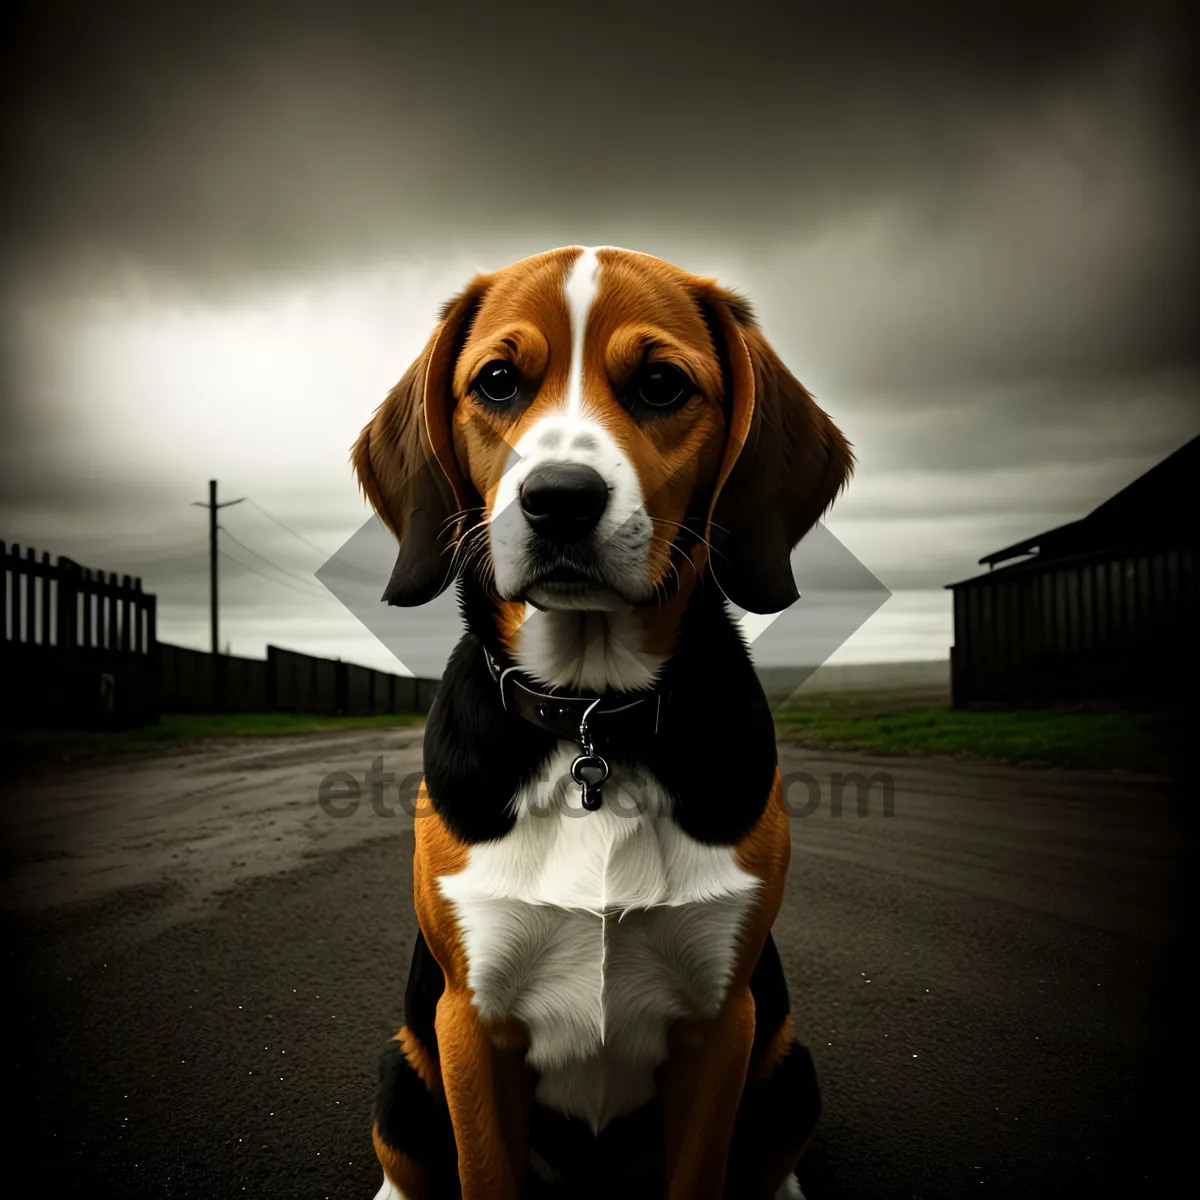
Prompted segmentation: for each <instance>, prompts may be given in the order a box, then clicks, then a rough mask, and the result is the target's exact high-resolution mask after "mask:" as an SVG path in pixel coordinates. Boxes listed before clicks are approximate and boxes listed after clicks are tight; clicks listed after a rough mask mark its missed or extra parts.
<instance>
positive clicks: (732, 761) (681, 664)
mask: <svg viewBox="0 0 1200 1200" xmlns="http://www.w3.org/2000/svg"><path fill="white" fill-rule="evenodd" d="M460 597H461V601H462V608H463V614H464V617H465V618H466V621H467V625H468V629H469V632H468V633H467V634H465V635H464V637H463V639H462V641H460V642H459V644H458V646H457V647H456V648H455V650H454V653H453V654H452V655H451V657H450V661H449V663H448V664H447V666H446V671H445V674H444V675H443V677H442V686H441V688H440V689H439V691H438V696H437V700H436V701H435V703H434V705H433V708H432V710H431V711H430V713H429V718H428V720H427V721H426V725H425V777H426V782H427V784H428V787H429V794H430V797H431V799H432V802H433V805H434V807H435V808H436V809H437V811H438V813H439V815H440V816H441V818H442V820H443V821H444V822H445V823H446V825H447V827H448V828H449V829H450V831H451V832H452V833H454V834H455V836H456V837H459V838H461V839H462V840H463V841H465V842H480V841H488V840H491V839H494V838H500V837H503V836H504V835H505V834H506V833H508V832H509V831H510V830H511V829H512V827H513V823H514V817H513V816H512V814H511V813H510V812H509V811H508V805H509V802H510V800H511V799H512V797H513V795H514V793H515V792H516V791H517V790H518V789H519V788H521V787H523V786H524V785H526V784H528V783H530V782H531V781H532V780H533V779H534V778H535V776H536V774H537V772H538V770H539V769H540V768H541V766H542V764H543V763H544V762H545V760H546V758H547V757H548V756H549V755H550V753H551V752H552V751H553V749H554V747H555V744H556V739H555V738H554V736H553V735H552V734H549V733H546V732H544V731H542V730H540V729H538V728H536V727H535V726H533V725H531V724H530V723H529V722H527V721H524V720H522V719H521V718H520V717H518V716H515V715H513V714H512V713H509V712H506V711H505V709H504V706H503V704H502V703H501V700H500V691H499V688H498V687H497V685H496V682H495V680H493V679H492V676H491V674H490V673H489V671H488V669H487V666H486V664H485V662H484V657H483V654H482V651H481V645H487V647H488V649H489V650H490V651H491V652H492V653H493V655H495V656H496V657H497V659H499V660H500V661H502V662H503V661H505V654H504V649H503V647H502V646H501V645H500V644H499V640H498V637H497V635H496V632H495V619H494V618H495V613H494V609H493V607H492V604H491V602H490V601H489V600H488V598H487V597H485V596H484V595H483V594H482V593H481V592H480V591H479V590H478V589H476V588H474V587H473V586H471V585H468V584H465V583H464V584H461V585H460ZM661 687H662V690H663V691H664V692H667V693H669V703H668V704H666V705H664V709H663V716H662V720H661V722H660V728H659V732H658V733H657V734H655V733H650V732H647V733H644V734H642V735H640V736H639V737H637V738H631V739H630V740H629V742H628V743H627V744H623V745H622V746H621V751H620V756H621V759H622V761H623V762H624V763H626V764H628V766H629V767H630V768H632V769H634V771H636V768H637V767H638V766H642V767H645V768H646V770H647V771H649V772H650V773H651V774H652V775H653V776H654V777H655V778H656V779H657V780H658V781H659V783H661V784H662V786H663V787H664V788H665V789H666V790H667V791H668V792H669V793H670V794H671V795H672V797H673V798H674V799H675V801H676V805H675V817H674V819H675V821H676V823H677V824H678V825H679V827H680V828H681V829H682V830H683V831H684V832H685V833H687V834H688V835H689V836H691V837H693V838H695V839H696V840H697V841H700V842H706V843H709V844H718V845H730V844H732V843H734V842H736V841H738V840H739V839H740V838H742V837H743V836H744V835H745V834H746V833H748V832H749V831H750V830H751V829H752V828H753V827H754V825H755V823H756V822H757V821H758V819H759V817H760V816H761V815H762V813H763V810H764V809H765V808H766V804H767V799H768V796H769V794H770V789H771V782H772V779H773V777H774V774H775V765H776V753H775V728H774V724H773V722H772V719H771V711H770V708H769V706H768V704H767V700H766V697H765V695H764V694H763V690H762V685H761V684H760V683H759V681H758V677H757V676H756V675H755V673H754V667H753V665H752V663H751V660H750V655H749V653H748V652H747V650H746V646H745V643H744V642H743V641H742V639H741V635H740V634H739V632H738V630H737V627H736V626H735V625H734V623H733V621H732V619H731V618H730V616H729V614H728V612H727V610H726V608H725V606H724V602H723V599H722V597H721V595H720V593H719V592H718V591H717V590H716V588H715V587H712V586H710V585H708V584H703V585H701V586H700V587H698V588H697V590H696V593H695V595H694V596H693V597H692V601H691V604H690V605H689V606H688V609H687V612H686V613H685V614H684V617H683V621H682V623H681V627H680V631H679V637H678V640H677V643H676V650H675V653H674V654H673V655H672V657H671V659H670V661H669V662H668V663H667V666H666V667H665V669H664V671H663V676H662V684H661ZM731 698H736V699H731ZM720 745H728V746H736V747H737V748H738V753H737V754H710V753H709V752H708V751H709V748H710V747H712V746H720ZM547 782H552V781H547ZM624 802H625V803H630V802H631V801H630V800H628V799H627V800H625V801H624Z"/></svg>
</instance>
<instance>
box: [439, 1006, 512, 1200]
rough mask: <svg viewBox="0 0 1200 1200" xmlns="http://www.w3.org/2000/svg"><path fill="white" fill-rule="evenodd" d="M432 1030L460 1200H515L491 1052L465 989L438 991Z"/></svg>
mask: <svg viewBox="0 0 1200 1200" xmlns="http://www.w3.org/2000/svg"><path fill="white" fill-rule="evenodd" d="M436 1028H437V1041H438V1055H439V1057H440V1060H441V1068H442V1082H443V1084H444V1086H445V1091H446V1102H447V1104H448V1105H449V1107H450V1120H451V1123H452V1124H453V1125H454V1140H455V1143H456V1144H457V1146H458V1175H459V1180H460V1181H461V1183H462V1194H463V1200H517V1196H518V1191H517V1179H516V1172H515V1171H514V1169H513V1162H512V1157H511V1151H512V1148H511V1147H510V1146H509V1145H508V1143H507V1139H506V1137H505V1124H506V1123H505V1121H504V1120H503V1119H502V1117H501V1113H500V1106H499V1103H498V1092H497V1083H498V1080H497V1070H496V1051H495V1050H494V1049H493V1046H492V1042H491V1039H490V1038H489V1037H488V1033H487V1030H486V1029H485V1028H484V1025H483V1022H482V1021H481V1020H480V1019H479V1013H478V1012H477V1010H476V1008H475V1005H474V1004H473V1003H472V1000H471V994H470V992H469V991H466V990H462V989H451V988H447V989H446V991H444V992H443V993H442V996H441V998H440V999H439V1000H438V1005H437V1018H436Z"/></svg>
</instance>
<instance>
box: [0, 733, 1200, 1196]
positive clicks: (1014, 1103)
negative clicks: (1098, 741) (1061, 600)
mask: <svg viewBox="0 0 1200 1200" xmlns="http://www.w3.org/2000/svg"><path fill="white" fill-rule="evenodd" d="M419 737H420V733H419V731H410V730H406V731H394V732H380V731H377V730H372V731H369V732H360V733H353V734H339V735H331V736H326V737H308V738H300V739H287V740H282V741H263V742H257V743H249V744H247V743H243V744H241V745H237V744H234V745H226V746H219V747H207V748H204V749H199V750H196V751H194V752H191V753H187V754H181V755H175V756H159V757H155V758H149V759H143V760H140V761H135V762H128V761H127V762H123V763H110V764H109V765H107V766H77V767H73V766H67V767H63V768H57V769H55V770H54V771H53V772H50V773H42V774H41V775H38V776H33V777H29V778H23V779H21V780H18V781H16V782H15V783H13V784H12V786H11V787H10V788H9V789H8V790H9V795H8V797H7V798H6V800H5V803H4V805H3V821H4V845H5V856H4V860H3V873H2V883H3V888H2V893H0V895H2V903H3V909H4V920H5V928H6V933H7V937H6V939H5V951H6V959H7V964H8V975H9V980H8V984H9V985H8V987H7V988H6V989H5V994H6V1001H7V1004H8V1007H9V1020H8V1022H7V1024H6V1028H7V1030H8V1033H9V1041H8V1055H7V1057H8V1061H9V1071H8V1072H7V1078H8V1082H9V1087H8V1089H7V1091H8V1094H9V1096H10V1101H15V1104H13V1106H12V1115H10V1118H9V1119H8V1122H7V1126H6V1128H7V1131H8V1133H9V1135H10V1138H11V1141H12V1144H11V1146H10V1149H9V1153H8V1156H7V1174H8V1176H9V1178H10V1181H11V1180H12V1179H13V1178H14V1177H16V1178H20V1175H21V1174H24V1175H25V1177H26V1180H27V1181H26V1182H25V1183H23V1184H22V1186H21V1189H20V1191H21V1193H22V1194H29V1195H34V1196H42V1195H53V1196H55V1197H63V1198H68V1197H75V1196H79V1197H86V1198H88V1200H96V1198H101V1197H110V1196H111V1197H128V1198H130V1200H135V1198H138V1197H154V1198H155V1200H164V1198H169V1197H227V1196H228V1197H237V1196H242V1195H246V1196H254V1197H279V1198H281V1200H282V1198H284V1197H286V1198H287V1200H309V1198H317V1197H333V1198H335V1200H370V1198H371V1197H372V1196H373V1195H374V1193H375V1190H376V1188H377V1187H378V1183H379V1178H380V1174H379V1170H378V1168H377V1167H376V1165H375V1162H374V1158H373V1155H372V1151H371V1145H370V1139H369V1111H370V1101H371V1091H372V1087H373V1082H374V1070H375V1060H376V1055H377V1051H378V1049H379V1047H380V1046H381V1045H382V1044H383V1042H384V1041H385V1040H386V1039H387V1038H388V1037H389V1036H390V1035H391V1034H392V1033H394V1032H395V1029H396V1028H397V1026H398V1023H399V1020H400V1003H401V996H402V993H403V987H404V978H405V972H406V968H407V964H408V956H409V953H410V949H411V945H412V937H413V934H414V922H413V917H412V913H411V901H410V895H409V891H410V881H411V863H410V859H411V852H412V832H411V831H412V820H411V818H409V817H406V816H405V815H404V814H403V812H397V813H396V815H392V816H385V815H380V814H379V813H377V812H375V811H374V810H373V808H372V805H371V802H370V799H369V796H368V795H367V793H366V792H365V791H364V794H363V796H362V799H361V801H360V803H359V807H358V810H357V811H356V812H354V813H352V814H348V815H343V816H340V817H335V816H331V815H329V814H328V813H327V812H325V811H323V810H322V808H321V806H320V804H319V802H318V790H319V787H320V785H321V782H322V780H323V779H325V778H326V777H327V776H329V775H330V774H331V773H333V772H336V771H347V772H350V773H352V774H354V775H355V776H356V777H357V778H359V779H360V780H361V779H362V777H363V776H364V774H365V772H366V771H368V770H369V769H370V767H371V763H372V761H373V760H374V759H375V758H376V757H379V756H382V758H383V762H382V764H381V765H382V767H383V769H384V770H385V771H393V772H395V773H396V774H397V775H398V776H400V777H401V778H403V777H405V776H406V775H408V774H409V773H411V772H416V771H419V760H420V744H419ZM781 758H782V763H783V767H784V770H785V771H788V772H801V773H804V774H801V775H797V776H796V782H795V783H794V785H793V787H792V790H791V801H792V803H793V805H794V806H795V811H796V812H797V814H798V815H797V816H796V817H795V819H794V820H793V824H792V830H793V834H792V840H793V858H792V868H791V877H790V881H789V888H788V894H787V899H786V901H785V906H784V910H783V913H782V915H781V918H780V920H779V922H778V923H777V926H776V939H777V941H778V944H779V949H780V953H781V955H782V958H783V962H784V966H785V968H786V970H787V974H788V979H789V982H790V985H791V991H792V1007H793V1012H794V1013H795V1014H796V1022H797V1027H798V1030H799V1032H800V1035H801V1037H802V1038H803V1040H804V1041H806V1042H807V1044H808V1045H809V1046H810V1047H811V1048H812V1050H813V1054H814V1056H815V1058H816V1062H817V1067H818V1070H819V1072H820V1075H821V1078H822V1084H823V1088H824V1093H825V1102H826V1111H825V1115H824V1118H823V1121H822V1125H821V1129H820V1133H819V1136H818V1138H817V1140H816V1141H815V1143H814V1145H813V1147H812V1149H811V1151H810V1153H809V1155H808V1157H807V1159H806V1161H805V1165H804V1168H803V1170H802V1172H801V1179H802V1181H803V1183H804V1184H805V1190H806V1194H807V1195H808V1196H809V1198H810V1200H822V1198H823V1197H852V1198H859V1197H862V1198H872V1197H959V1196H971V1195H974V1196H983V1197H987V1196H1044V1195H1045V1196H1049V1195H1064V1196H1066V1195H1079V1196H1084V1195H1086V1196H1096V1195H1126V1196H1129V1195H1132V1196H1156V1195H1167V1194H1173V1193H1174V1192H1175V1190H1176V1188H1175V1187H1174V1186H1170V1187H1168V1185H1167V1184H1166V1183H1165V1182H1159V1181H1160V1180H1164V1181H1165V1180H1168V1179H1170V1177H1171V1175H1170V1173H1171V1172H1173V1171H1174V1170H1175V1169H1176V1167H1177V1165H1178V1162H1183V1161H1184V1159H1185V1156H1186V1155H1187V1154H1188V1153H1189V1152H1190V1145H1188V1142H1187V1137H1188V1136H1189V1134H1190V1112H1189V1108H1190V1106H1191V1105H1192V1103H1193V1102H1192V1101H1191V1093H1192V1080H1193V1079H1194V1078H1195V1075H1194V1066H1193V1055H1194V1050H1193V1046H1192V1043H1193V1042H1194V1040H1195V1038H1194V1030H1193V1028H1192V1026H1193V1025H1194V1022H1192V1020H1191V1011H1190V1010H1192V1009H1193V1008H1194V1001H1193V1000H1192V999H1191V995H1190V993H1189V992H1188V990H1187V987H1186V986H1185V984H1186V982H1187V974H1186V972H1184V971H1183V967H1184V966H1186V965H1187V963H1186V959H1185V957H1184V955H1183V950H1184V949H1185V947H1186V943H1185V942H1184V941H1183V940H1182V939H1183V937H1184V935H1185V933H1187V932H1188V931H1186V930H1184V929H1183V928H1182V926H1181V921H1182V914H1183V913H1184V911H1185V909H1184V901H1185V899H1186V897H1185V892H1184V888H1185V886H1186V885H1187V883H1188V880H1189V878H1190V876H1189V874H1188V872H1189V870H1190V866H1191V861H1190V858H1189V848H1190V847H1191V845H1192V833H1193V830H1192V828H1191V826H1190V823H1189V821H1190V818H1189V817H1188V816H1187V814H1188V809H1187V808H1186V806H1184V805H1183V804H1182V803H1181V801H1180V798H1179V797H1178V796H1177V795H1176V794H1174V793H1173V791H1172V789H1171V788H1169V787H1167V786H1166V785H1164V784H1161V783H1155V782H1153V781H1139V780H1129V779H1125V780H1120V779H1114V778H1112V777H1106V776H1100V775H1096V776H1089V775H1084V774H1079V773H1070V774H1068V773H1065V772H1055V771H1034V770H1020V769H1015V768H1012V769H1010V768H998V767H988V766H982V765H963V764H959V763H951V762H931V761H916V760H889V759H863V758H834V757H818V756H814V755H812V754H810V753H807V752H802V751H799V750H797V749H794V748H789V747H784V748H783V750H782V755H781ZM856 770H858V771H862V772H864V773H866V774H868V775H871V774H874V773H875V772H880V771H882V772H884V773H886V775H887V776H888V777H889V778H890V781H891V786H892V788H893V792H892V804H893V810H892V814H891V815H887V814H886V812H885V807H884V803H883V800H884V791H885V782H886V781H885V780H883V779H877V780H876V781H875V784H874V786H873V788H872V790H871V792H870V793H869V799H870V805H869V811H868V813H867V814H866V815H860V814H859V812H858V810H857V805H856V788H855V787H854V785H853V783H851V784H850V785H849V786H848V787H847V788H846V790H845V792H844V795H843V802H842V811H841V815H836V814H835V807H836V806H835V804H834V799H833V794H834V790H835V788H834V776H835V773H838V772H840V773H842V774H846V773H848V772H852V771H856ZM346 790H347V789H346V786H345V781H344V780H343V781H342V782H341V783H335V784H334V785H333V795H334V796H335V797H344V794H345V791H346ZM335 802H336V803H337V804H338V805H339V806H341V807H342V808H343V809H345V808H348V807H349V805H348V804H347V802H346V800H345V799H344V798H343V799H337V800H336V801H335ZM394 803H395V795H394V794H391V795H385V804H394ZM801 813H807V815H799V814H801ZM1177 1159H1178V1162H1177V1161H1176V1160H1177ZM10 1194H14V1193H10Z"/></svg>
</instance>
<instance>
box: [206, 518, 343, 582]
mask: <svg viewBox="0 0 1200 1200" xmlns="http://www.w3.org/2000/svg"><path fill="white" fill-rule="evenodd" d="M219 528H220V530H221V532H222V533H223V534H224V535H225V536H226V537H227V538H228V539H229V540H230V541H231V542H233V544H234V545H235V546H240V547H241V548H242V549H243V550H245V551H246V553H247V554H253V555H254V557H255V558H257V559H258V560H259V562H263V563H266V565H267V566H268V567H270V568H271V569H272V570H275V571H278V572H279V573H280V574H281V575H286V576H287V577H288V578H289V579H294V580H296V582H297V583H302V584H304V585H305V586H312V585H311V584H310V583H309V581H308V580H307V579H305V578H304V577H303V576H301V575H297V574H295V573H294V572H292V571H289V570H288V569H287V568H286V567H281V566H280V565H279V564H278V563H274V562H272V561H271V560H270V559H269V558H267V557H266V556H265V555H263V554H259V552H258V551H257V550H252V549H251V548H250V547H249V546H247V545H246V543H245V542H243V541H240V540H239V539H238V538H236V537H234V536H233V534H232V533H230V532H229V530H228V529H226V528H225V526H224V525H221V526H219ZM314 594H320V595H325V594H326V593H324V592H321V593H314Z"/></svg>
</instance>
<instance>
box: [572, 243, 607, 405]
mask: <svg viewBox="0 0 1200 1200" xmlns="http://www.w3.org/2000/svg"><path fill="white" fill-rule="evenodd" d="M599 278H600V260H599V259H598V258H597V257H596V251H595V249H594V248H592V247H590V246H585V247H584V249H583V253H582V254H580V256H579V257H578V258H577V259H576V260H575V265H574V266H573V267H572V268H571V273H570V274H569V275H568V276H567V282H566V284H565V285H564V287H563V292H564V294H565V295H566V297H567V312H568V313H569V314H570V318H571V371H570V374H569V375H568V376H567V412H569V413H570V414H571V415H572V416H579V415H580V414H581V413H582V412H583V340H584V336H585V335H586V334H587V323H588V314H589V313H591V311H592V303H593V301H594V300H595V299H596V292H597V291H598V290H599Z"/></svg>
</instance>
